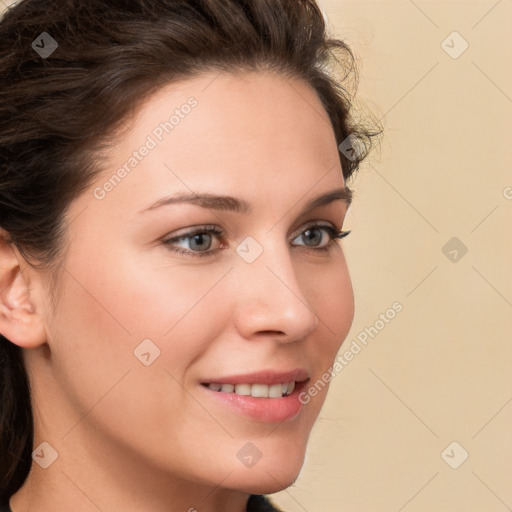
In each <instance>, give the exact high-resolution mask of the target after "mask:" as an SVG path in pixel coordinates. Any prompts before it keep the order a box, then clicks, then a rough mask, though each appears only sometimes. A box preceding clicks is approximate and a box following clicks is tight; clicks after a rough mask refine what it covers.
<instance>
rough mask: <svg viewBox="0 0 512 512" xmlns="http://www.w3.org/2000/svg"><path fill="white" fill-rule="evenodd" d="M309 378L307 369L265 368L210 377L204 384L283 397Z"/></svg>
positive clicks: (258, 395)
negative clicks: (251, 371) (243, 373)
mask: <svg viewBox="0 0 512 512" xmlns="http://www.w3.org/2000/svg"><path fill="white" fill-rule="evenodd" d="M308 378H309V375H308V372H307V370H305V369H304V368H296V369H294V370H290V371H287V372H276V371H274V370H263V371H259V372H254V373H251V374H245V375H233V376H230V377H219V378H212V379H208V381H207V382H203V383H202V385H203V386H206V387H208V388H209V389H211V390H212V391H218V392H220V393H234V394H236V395H242V396H252V397H255V398H282V397H283V396H289V395H290V394H291V393H292V392H293V390H294V389H295V384H296V383H300V382H303V381H305V380H307V379H308Z"/></svg>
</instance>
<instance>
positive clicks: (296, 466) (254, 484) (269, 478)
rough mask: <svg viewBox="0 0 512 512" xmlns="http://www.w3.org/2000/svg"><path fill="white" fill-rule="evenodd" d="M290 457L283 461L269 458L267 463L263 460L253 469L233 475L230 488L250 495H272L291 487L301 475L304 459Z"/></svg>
mask: <svg viewBox="0 0 512 512" xmlns="http://www.w3.org/2000/svg"><path fill="white" fill-rule="evenodd" d="M289 455H290V454H289ZM289 455H288V457H285V458H283V459H277V458H276V457H272V458H268V459H267V460H266V461H264V459H263V458H262V459H260V460H259V461H258V463H257V464H255V465H254V466H253V467H252V468H247V469H246V470H239V471H237V472H236V474H235V473H233V474H232V478H230V480H231V481H230V484H231V485H230V486H231V487H233V488H236V489H238V490H240V491H242V492H247V493H250V494H272V493H275V492H279V491H282V490H284V489H286V488H288V487H290V486H291V485H293V483H294V482H295V481H296V480H297V478H298V476H299V474H300V471H301V469H302V466H303V464H304V458H303V457H301V458H300V459H299V458H297V457H290V456H289ZM296 455H297V454H296Z"/></svg>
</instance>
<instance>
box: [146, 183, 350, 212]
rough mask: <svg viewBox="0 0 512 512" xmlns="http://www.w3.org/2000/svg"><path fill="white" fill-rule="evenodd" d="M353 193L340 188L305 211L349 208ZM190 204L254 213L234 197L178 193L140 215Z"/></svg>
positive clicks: (330, 192)
mask: <svg viewBox="0 0 512 512" xmlns="http://www.w3.org/2000/svg"><path fill="white" fill-rule="evenodd" d="M352 196H353V192H352V190H351V189H349V188H348V187H344V188H338V189H334V190H331V191H329V192H327V193H325V194H322V195H320V196H318V197H316V198H314V199H312V200H311V201H309V202H308V203H307V204H306V206H305V208H304V211H309V210H313V209H314V208H318V207H320V206H325V205H328V204H330V203H332V202H333V201H340V200H341V201H344V202H345V203H346V205H347V207H348V206H350V204H351V203H352ZM179 203H188V204H193V205H196V206H200V207H202V208H212V209H214V210H223V211H230V212H235V213H245V214H249V213H251V212H252V206H251V205H250V203H248V202H247V201H246V200H245V199H241V198H238V197H233V196H225V195H216V194H211V193H208V192H205V193H199V194H197V193H196V194H195V193H187V192H178V193H176V194H174V195H172V196H167V197H163V198H161V199H158V201H155V202H154V203H153V204H151V205H150V206H148V207H147V208H144V209H142V210H140V211H139V212H138V213H145V212H147V211H151V210H155V209H156V208H160V207H162V206H167V205H171V204H179Z"/></svg>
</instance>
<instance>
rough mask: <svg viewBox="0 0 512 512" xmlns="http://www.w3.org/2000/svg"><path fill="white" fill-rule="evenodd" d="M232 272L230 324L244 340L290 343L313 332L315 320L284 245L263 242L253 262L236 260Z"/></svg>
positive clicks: (315, 317) (315, 315) (314, 313)
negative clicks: (234, 294)
mask: <svg viewBox="0 0 512 512" xmlns="http://www.w3.org/2000/svg"><path fill="white" fill-rule="evenodd" d="M234 270H235V271H234V274H235V275H234V276H233V278H234V279H236V283H237V285H236V289H237V300H236V307H235V312H234V321H235V324H236V327H237V330H238V332H239V333H240V335H241V336H243V337H244V338H245V339H251V338H255V337H261V336H270V337H274V338H276V339H277V340H279V341H281V342H291V341H295V340H301V339H304V338H306V337H307V336H308V335H309V334H310V333H311V332H313V331H314V330H315V329H316V328H317V326H318V321H319V320H318V316H317V314H316V312H315V311H314V310H313V308H312V307H311V305H310V304H309V302H308V299H307V297H306V296H305V294H304V292H303V290H302V289H301V286H300V281H301V280H300V279H299V276H297V272H296V269H295V268H294V264H293V261H292V257H291V254H290V251H289V250H288V248H287V247H286V244H280V245H278V243H277V242H276V243H273V242H271V241H270V240H267V241H266V242H265V243H264V250H263V252H262V253H261V255H260V256H259V257H258V258H257V259H256V260H255V261H253V262H252V263H247V262H246V261H244V260H243V258H240V260H239V261H237V265H236V268H235V269H234ZM304 278H305V279H308V277H307V276H305V277H304Z"/></svg>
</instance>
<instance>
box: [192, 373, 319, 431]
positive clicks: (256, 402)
mask: <svg viewBox="0 0 512 512" xmlns="http://www.w3.org/2000/svg"><path fill="white" fill-rule="evenodd" d="M283 377H284V378H283ZM226 380H227V381H228V382H226ZM309 380H310V378H309V376H308V375H307V372H304V371H302V370H300V371H292V372H286V373H283V372H282V373H279V374H277V373H275V372H259V373H257V374H251V375H242V376H233V377H229V378H226V377H222V378H212V379H208V380H206V381H205V382H201V388H202V389H204V390H205V392H206V393H207V395H205V396H209V397H211V398H210V399H213V400H214V402H215V403H217V404H220V405H221V406H223V407H228V408H229V409H230V410H232V411H234V412H236V413H237V414H242V415H244V416H246V417H249V418H251V419H252V420H255V421H259V422H282V421H291V420H293V419H295V418H296V417H297V416H298V415H299V414H300V412H301V411H302V407H303V404H302V403H301V401H300V400H299V394H300V393H301V391H302V390H303V389H304V388H305V387H306V385H307V383H308V382H309ZM262 381H263V382H262Z"/></svg>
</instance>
